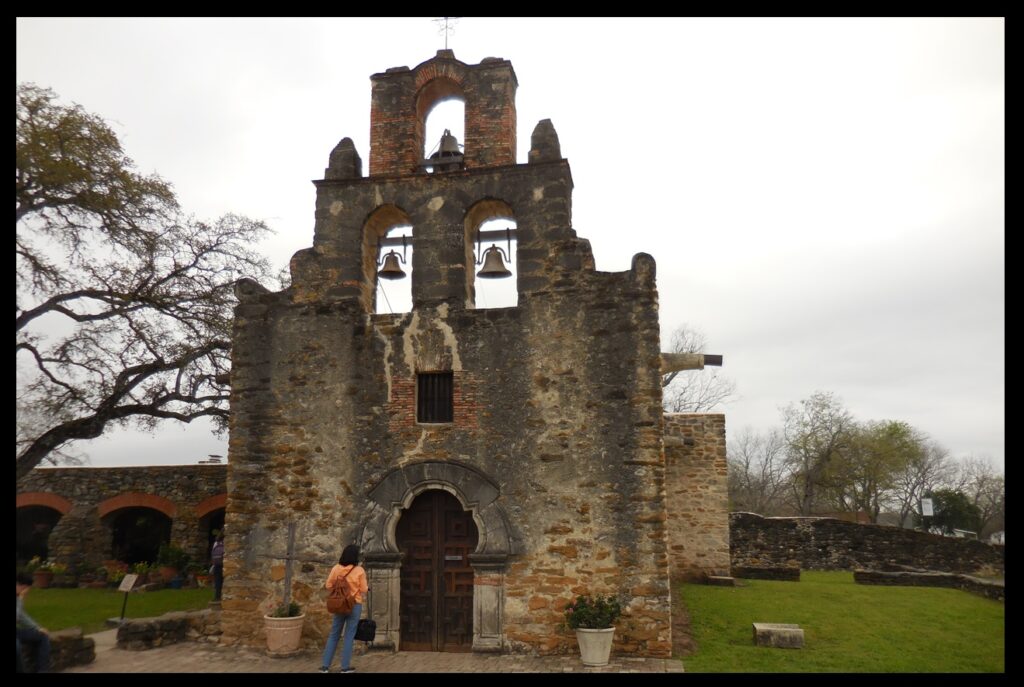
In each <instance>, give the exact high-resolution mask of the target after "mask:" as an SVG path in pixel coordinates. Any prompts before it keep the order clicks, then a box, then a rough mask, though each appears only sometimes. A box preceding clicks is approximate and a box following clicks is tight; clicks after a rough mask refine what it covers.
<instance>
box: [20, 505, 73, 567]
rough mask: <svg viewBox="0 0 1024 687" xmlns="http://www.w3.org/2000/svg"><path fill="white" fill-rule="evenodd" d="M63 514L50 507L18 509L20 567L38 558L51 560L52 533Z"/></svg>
mask: <svg viewBox="0 0 1024 687" xmlns="http://www.w3.org/2000/svg"><path fill="white" fill-rule="evenodd" d="M61 515H62V513H61V512H60V511H58V510H56V509H54V508H50V507H49V506H24V507H22V508H19V509H18V513H17V518H16V521H15V552H16V556H15V557H16V558H17V564H18V565H24V564H25V563H27V562H28V561H29V560H31V559H32V558H34V557H36V556H38V557H39V558H40V559H41V560H46V559H47V558H49V555H50V549H49V539H50V532H51V531H53V528H54V527H56V526H57V522H58V521H59V520H60V518H61Z"/></svg>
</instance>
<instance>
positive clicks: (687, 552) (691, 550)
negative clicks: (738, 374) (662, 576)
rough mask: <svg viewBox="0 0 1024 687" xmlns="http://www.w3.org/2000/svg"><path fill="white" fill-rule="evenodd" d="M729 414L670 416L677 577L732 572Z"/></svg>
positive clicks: (669, 477) (668, 472)
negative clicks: (728, 450) (727, 429)
mask: <svg viewBox="0 0 1024 687" xmlns="http://www.w3.org/2000/svg"><path fill="white" fill-rule="evenodd" d="M727 468H728V466H727V462H726V451H725V416H724V415H721V414H689V413H686V414H684V413H669V414H666V415H665V482H666V504H667V508H668V519H669V526H668V540H669V553H670V557H669V560H670V565H671V573H672V577H673V579H676V578H681V579H687V580H699V579H702V578H704V577H706V576H708V575H728V574H729V556H730V554H729V494H728V476H727Z"/></svg>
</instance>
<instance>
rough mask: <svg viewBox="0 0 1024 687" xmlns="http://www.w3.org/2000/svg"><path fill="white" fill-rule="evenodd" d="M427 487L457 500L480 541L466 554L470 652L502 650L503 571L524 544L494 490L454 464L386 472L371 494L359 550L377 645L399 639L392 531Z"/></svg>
mask: <svg viewBox="0 0 1024 687" xmlns="http://www.w3.org/2000/svg"><path fill="white" fill-rule="evenodd" d="M428 489H443V490H445V491H447V492H449V493H451V494H452V495H454V496H455V498H457V499H458V500H459V503H461V504H462V507H463V508H465V509H466V510H467V511H469V512H470V513H471V514H472V516H473V520H474V522H475V523H476V527H477V531H478V533H479V539H478V543H477V548H476V551H474V552H473V553H472V554H470V556H469V562H470V564H471V565H472V566H473V570H474V577H473V651H477V652H501V650H502V645H503V632H502V615H503V609H504V597H505V567H506V565H507V563H508V558H509V556H511V555H514V554H517V553H521V552H522V545H521V543H520V542H519V540H518V538H517V537H515V536H514V533H513V532H512V530H511V528H510V527H509V524H508V517H507V515H506V514H505V511H504V509H503V508H502V507H501V505H500V504H499V503H498V496H499V495H500V491H499V489H498V486H497V485H496V484H495V483H494V482H493V481H491V480H490V479H489V478H488V477H486V476H485V475H483V474H482V473H480V472H479V471H478V470H476V469H474V468H471V467H468V466H465V465H461V464H459V463H452V462H434V461H431V462H422V463H412V464H409V465H404V466H402V467H399V468H396V469H394V470H392V471H391V472H390V473H388V474H387V475H386V476H385V477H384V479H382V480H381V481H380V483H378V484H377V485H376V486H375V487H374V488H373V489H371V490H370V492H369V494H368V496H369V499H370V501H369V504H368V508H369V509H370V513H369V515H368V517H367V519H366V524H365V526H364V527H363V531H362V535H361V537H360V546H361V548H362V551H363V558H364V561H365V562H366V567H367V573H368V575H369V577H370V594H369V596H370V599H369V609H370V610H369V612H370V615H371V616H372V617H373V618H374V619H375V620H376V621H377V639H376V641H375V643H376V644H378V645H380V646H383V647H389V648H394V647H397V646H398V640H399V631H400V629H399V614H398V610H399V601H400V593H401V592H400V590H401V580H400V574H399V573H400V568H401V565H402V560H401V558H402V556H401V553H400V552H399V550H398V546H397V544H396V541H395V529H396V527H397V526H398V521H399V519H400V518H401V515H402V510H403V509H404V508H407V507H408V506H409V505H410V504H412V502H413V499H415V498H416V497H417V496H418V495H419V494H421V493H422V492H424V491H427V490H428Z"/></svg>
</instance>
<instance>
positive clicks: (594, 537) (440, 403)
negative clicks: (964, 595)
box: [222, 50, 729, 657]
mask: <svg viewBox="0 0 1024 687" xmlns="http://www.w3.org/2000/svg"><path fill="white" fill-rule="evenodd" d="M371 82H372V103H371V136H370V151H369V174H368V176H363V175H362V161H361V159H360V157H359V155H358V153H357V152H356V150H355V148H354V146H353V144H352V142H351V140H349V139H347V138H346V139H343V140H342V141H341V143H339V144H338V146H337V147H336V148H335V149H334V150H333V151H332V152H331V154H330V160H329V166H328V167H327V169H326V170H325V174H324V178H323V179H322V180H319V181H316V182H314V183H315V185H316V188H317V200H316V215H315V229H314V237H313V245H312V247H311V248H309V249H306V250H303V251H300V252H298V253H297V254H296V255H295V256H294V257H293V258H292V261H291V274H292V283H291V286H290V287H289V288H287V289H285V290H283V291H280V292H276V293H274V292H269V291H267V290H266V289H264V288H263V287H261V286H260V285H258V284H256V283H255V282H253V281H243V282H241V283H240V284H239V286H238V289H237V293H238V297H239V301H240V303H239V305H238V307H237V308H236V319H235V325H234V334H233V364H232V372H231V385H232V401H231V406H232V419H231V434H230V447H229V460H228V474H227V493H228V497H227V515H226V533H227V540H226V545H227V551H228V556H227V559H226V562H225V577H226V582H225V589H224V600H223V614H222V629H223V632H224V638H225V640H226V641H235V642H242V643H247V644H253V645H258V644H261V643H262V642H263V638H262V622H261V616H262V615H263V614H265V613H267V612H269V611H270V610H271V609H272V608H273V607H275V606H276V605H277V604H279V603H280V601H281V599H282V596H283V594H284V591H285V589H284V585H285V581H286V580H287V581H288V582H289V585H290V590H289V594H290V596H291V598H293V599H295V600H297V601H298V602H300V603H301V604H302V605H303V607H304V609H305V610H306V612H307V614H308V616H307V621H306V625H305V630H304V632H305V637H306V640H307V641H308V642H309V643H310V644H313V643H319V644H320V645H321V646H322V641H323V637H324V636H325V635H326V632H327V630H328V627H329V618H328V616H327V614H326V611H325V609H324V608H323V602H322V599H323V597H324V594H325V591H324V590H323V581H324V579H325V577H326V575H327V572H328V570H329V566H330V565H331V564H332V563H334V562H335V561H336V560H337V557H338V555H339V553H340V551H341V549H342V547H343V546H344V545H346V544H348V543H358V544H359V545H360V546H361V547H362V551H363V557H364V559H365V566H366V568H367V570H368V574H369V584H370V593H369V598H368V599H367V602H366V603H365V604H364V610H365V612H366V614H368V615H371V616H372V617H373V618H374V619H376V621H377V632H378V634H377V641H376V642H375V646H376V647H378V648H393V649H405V650H416V649H419V650H434V651H479V652H502V651H504V652H525V653H542V654H546V653H563V652H574V651H575V650H576V649H575V638H574V636H573V635H571V634H570V633H569V632H567V631H565V630H564V629H562V628H560V623H561V621H562V619H563V614H562V609H563V608H564V606H565V604H566V603H567V602H568V601H570V600H571V599H572V598H573V597H574V595H576V594H580V593H595V594H616V595H618V596H619V597H620V599H621V600H622V601H623V607H624V615H623V618H622V619H621V621H620V622H619V624H618V629H617V631H616V634H615V650H616V651H619V652H624V653H634V654H637V655H642V656H651V657H659V656H660V657H664V656H668V655H670V652H671V647H672V644H671V593H672V590H671V585H670V579H672V578H674V577H680V576H690V577H694V576H700V575H704V574H728V568H729V560H728V556H729V550H728V548H729V547H728V520H727V512H726V509H727V506H726V502H725V481H724V475H725V443H724V441H725V429H724V418H722V416H684V417H680V418H674V419H672V418H670V420H669V421H668V425H671V427H672V428H674V429H672V431H670V432H669V438H668V439H666V428H667V426H668V425H667V421H666V419H665V417H664V416H663V412H662V405H661V402H662V395H661V376H662V371H663V367H662V357H661V352H660V337H659V320H658V293H657V289H656V286H655V262H654V259H653V258H652V257H651V256H650V255H647V254H644V253H639V254H637V255H636V256H634V258H633V261H632V267H631V269H629V270H628V271H625V272H619V273H606V272H599V271H597V270H596V269H595V265H594V259H593V255H592V253H591V249H590V244H589V242H588V241H587V240H586V239H584V238H581V237H579V236H577V234H576V232H575V231H574V230H573V228H572V221H571V195H572V188H573V182H572V176H571V174H570V169H569V163H568V161H567V160H565V159H564V158H563V157H562V155H561V152H560V149H559V142H558V137H557V134H556V133H555V130H554V128H553V126H552V125H551V122H550V121H548V120H544V121H542V122H540V123H539V124H537V126H536V128H535V129H534V131H533V135H532V138H531V149H530V152H529V158H528V161H527V162H526V163H525V164H518V163H517V161H516V157H515V153H516V111H515V91H516V87H517V80H516V75H515V72H514V71H513V69H512V65H511V63H510V62H508V61H507V60H503V59H499V58H487V59H484V60H483V61H482V62H481V63H480V64H476V65H468V64H464V63H462V62H460V61H458V60H457V59H455V57H454V54H453V53H452V52H451V51H447V50H445V51H439V52H438V54H437V56H436V57H434V58H432V59H430V60H428V61H426V62H424V63H422V64H420V65H419V66H417V67H415V68H414V69H409V68H407V67H399V68H395V69H388V70H387V71H386V72H384V73H380V74H376V75H374V76H372V77H371ZM450 97H458V98H461V99H462V100H463V101H464V103H465V146H464V151H460V155H459V156H458V157H457V159H456V160H455V161H454V162H453V163H452V164H450V165H444V166H437V167H435V168H434V170H433V171H432V172H428V171H425V169H424V167H423V156H422V151H423V149H424V141H423V137H424V121H425V118H426V115H427V113H429V111H430V110H431V108H432V107H433V106H434V105H435V104H436V103H437V102H439V101H440V100H443V99H446V98H450ZM442 169H444V171H441V170H442ZM496 218H497V219H504V220H508V221H510V222H514V223H515V232H516V233H515V238H516V241H517V261H516V265H515V267H516V274H517V291H518V304H517V306H515V307H511V308H497V309H482V308H478V307H477V306H476V303H475V278H476V277H475V271H476V266H475V264H474V260H475V256H474V251H475V236H476V232H477V231H478V229H479V228H480V226H481V224H483V223H484V222H486V221H488V220H492V219H496ZM404 225H411V226H412V239H411V242H412V245H413V246H414V251H413V253H412V260H411V280H412V301H413V308H412V311H411V312H407V313H397V314H374V309H375V304H374V299H375V294H376V286H377V282H376V280H377V268H378V257H379V255H380V254H381V248H382V245H383V244H384V237H385V236H386V234H387V232H388V230H389V229H391V228H393V227H396V226H404ZM707 418H712V419H715V421H713V422H709V421H706V419H707ZM666 443H668V449H666ZM695 464H696V465H695ZM695 474H696V475H698V479H697V480H696V481H693V477H694V475H695ZM670 475H675V476H676V477H675V478H673V479H676V482H674V483H671V484H667V483H666V480H667V479H669V476H670ZM687 479H689V480H690V482H689V484H693V485H699V488H698V486H694V487H693V488H692V489H691V488H690V487H687V486H686V484H687V483H686V482H685V480H687ZM688 492H692V494H693V495H696V496H699V497H700V498H697V499H693V500H691V499H690V498H689V496H688ZM702 499H703V500H702ZM289 525H292V526H293V531H294V533H295V534H294V536H293V538H292V540H291V541H289V537H288V531H289Z"/></svg>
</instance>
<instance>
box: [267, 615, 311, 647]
mask: <svg viewBox="0 0 1024 687" xmlns="http://www.w3.org/2000/svg"><path fill="white" fill-rule="evenodd" d="M305 620H306V614H305V613H303V614H302V615H297V616H295V617H294V618H272V617H271V616H269V615H265V616H263V623H264V626H265V627H266V630H267V653H269V654H270V655H271V656H290V655H292V654H294V653H296V652H297V651H298V650H299V645H300V644H301V642H302V624H303V622H305Z"/></svg>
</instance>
